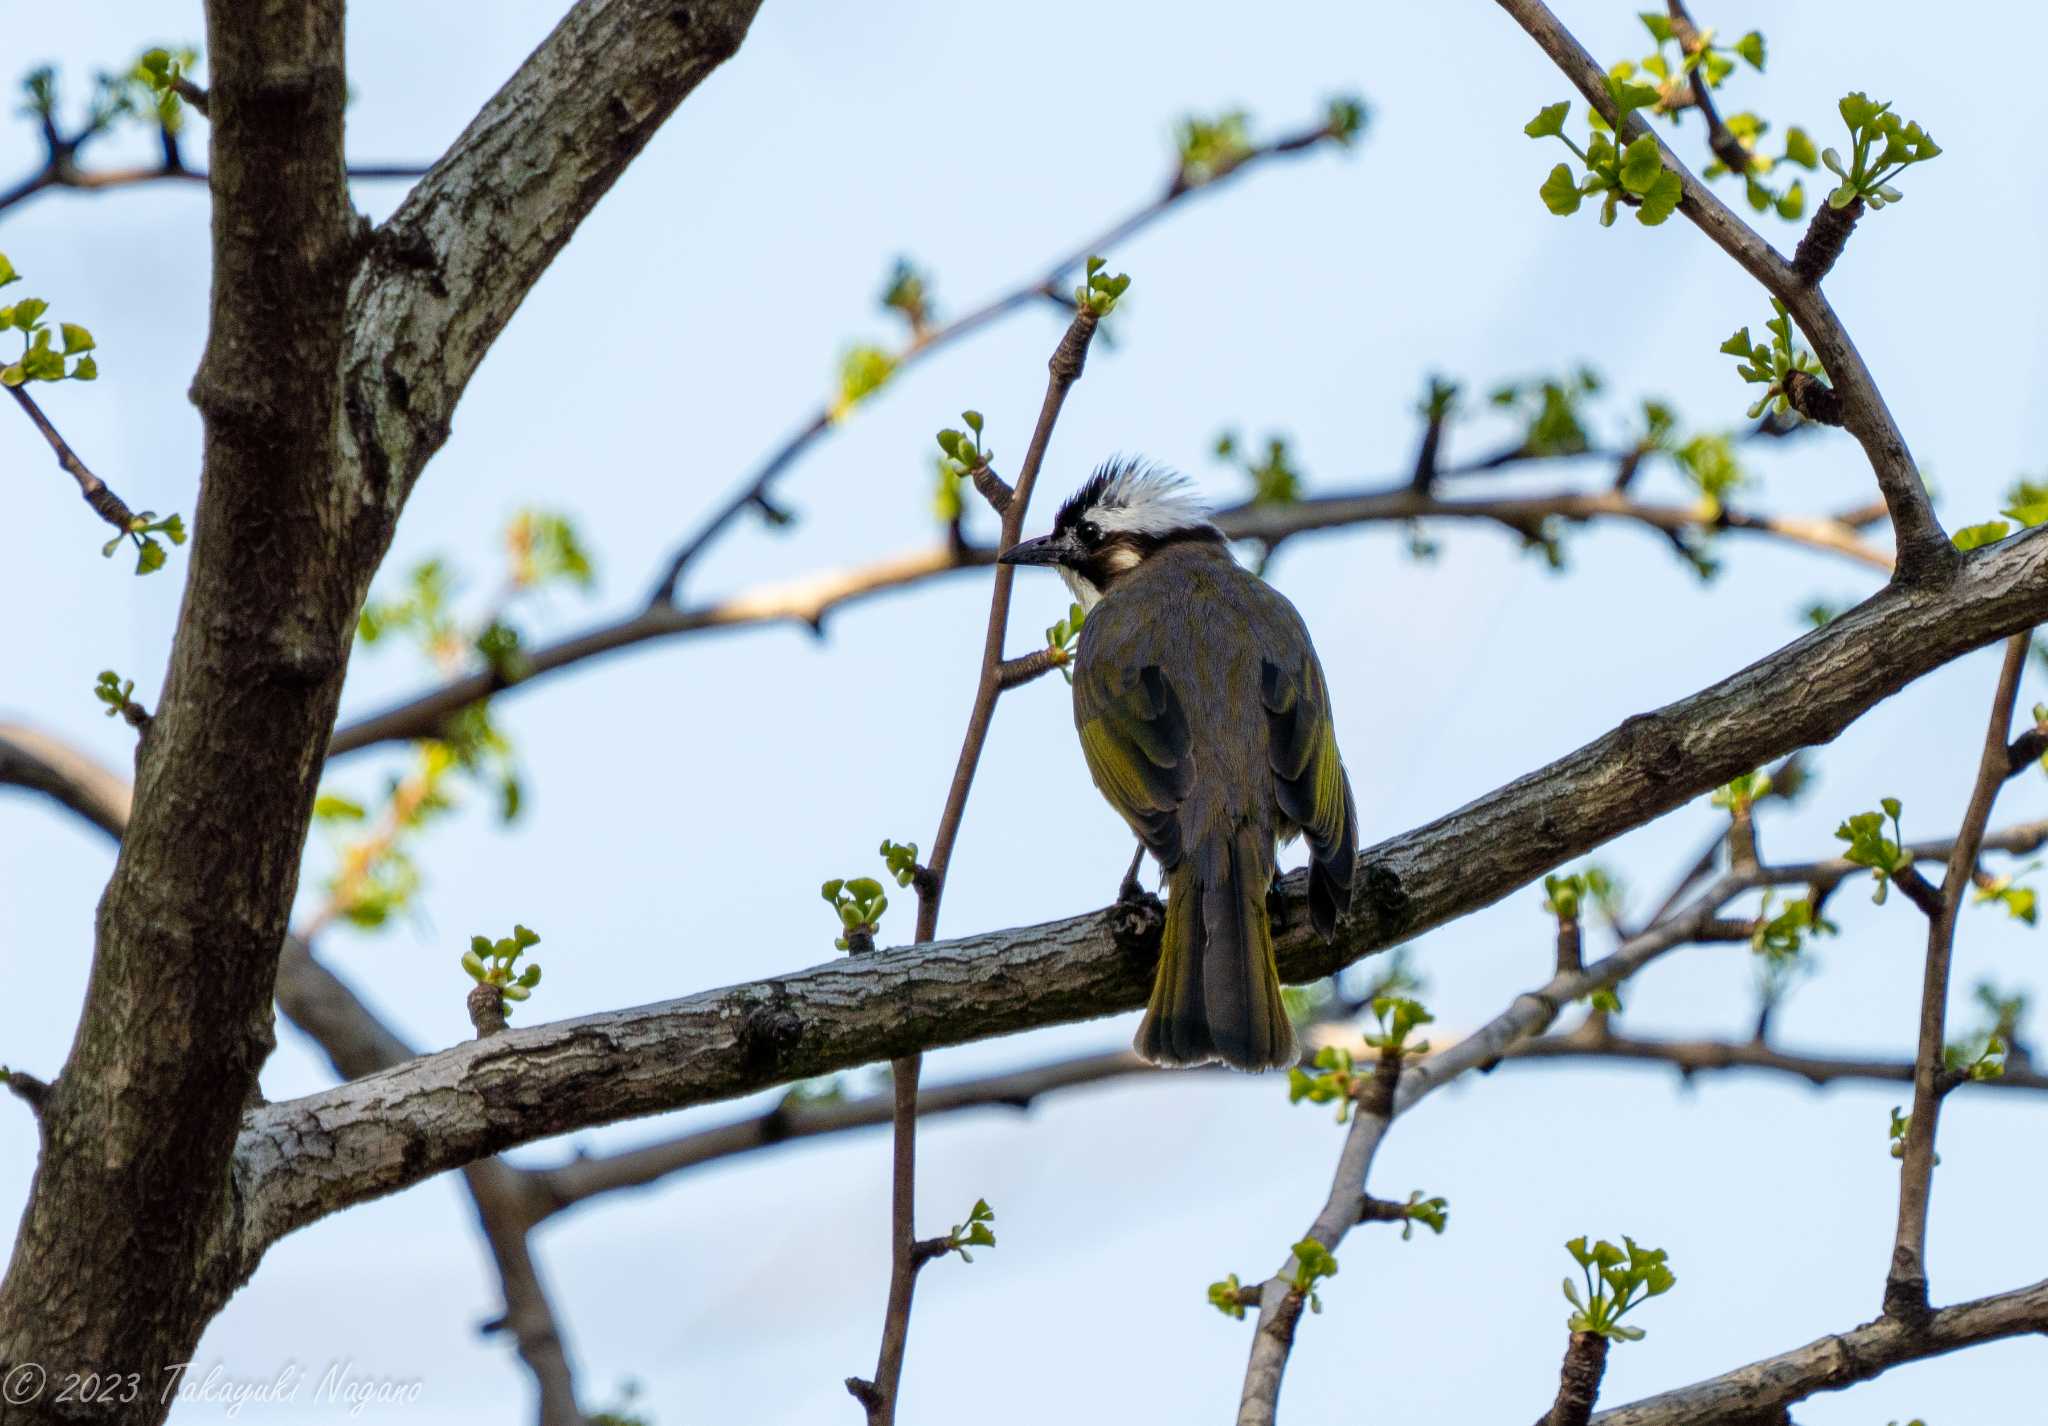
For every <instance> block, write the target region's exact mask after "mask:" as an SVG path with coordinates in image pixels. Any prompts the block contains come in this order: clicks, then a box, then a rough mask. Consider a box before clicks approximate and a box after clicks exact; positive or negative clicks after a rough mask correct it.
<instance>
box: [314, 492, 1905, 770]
mask: <svg viewBox="0 0 2048 1426" xmlns="http://www.w3.org/2000/svg"><path fill="white" fill-rule="evenodd" d="M1543 459H1549V458H1547V457H1546V458H1543ZM1513 463H1514V462H1513V461H1509V462H1506V463H1503V462H1501V461H1498V460H1490V461H1488V462H1486V463H1484V464H1482V465H1475V466H1465V467H1461V468H1459V469H1457V470H1452V471H1446V472H1443V475H1444V476H1445V477H1446V478H1450V477H1454V476H1459V475H1468V474H1475V473H1479V472H1480V471H1482V470H1485V471H1491V470H1496V469H1501V468H1503V467H1504V464H1513ZM1005 500H1007V496H1005ZM1439 518H1440V519H1463V520H1475V521H1479V522H1482V523H1493V524H1498V525H1500V526H1502V527H1503V528H1505V529H1509V530H1512V531H1514V532H1515V533H1517V534H1518V535H1521V536H1523V537H1524V538H1528V537H1530V536H1531V533H1532V532H1534V531H1540V529H1541V528H1542V526H1543V524H1544V522H1545V521H1547V520H1551V519H1561V520H1568V521H1583V520H1594V519H1606V518H1612V519H1620V520H1623V521H1627V522H1631V523H1635V524H1638V525H1641V526H1643V527H1644V528H1646V529H1652V530H1656V531H1657V532H1659V533H1660V534H1662V535H1665V536H1667V537H1668V536H1676V535H1686V534H1710V533H1712V532H1714V531H1716V530H1720V529H1728V530H1735V531H1739V532H1743V533H1748V534H1758V535H1763V536H1767V537H1774V538H1778V539H1782V540H1785V541H1788V542H1790V543H1792V544H1795V545H1800V546H1804V547H1807V548H1811V549H1817V550H1824V551H1828V552H1830V553H1834V554H1840V555H1843V556H1845V557H1847V558H1849V559H1851V560H1854V561H1855V562H1856V563H1858V564H1861V565H1864V566H1866V567H1868V568H1871V569H1877V570H1884V571H1887V572H1889V571H1890V569H1891V557H1890V556H1889V555H1888V554H1887V553H1885V552H1884V551H1883V550H1880V549H1878V548H1876V547H1875V546H1873V545H1870V544H1868V543H1867V542H1865V541H1864V540H1862V539H1861V538H1860V537H1859V536H1858V534H1857V531H1856V529H1855V528H1854V527H1853V526H1850V525H1847V524H1844V523H1843V522H1841V521H1839V520H1834V519H1829V518H1826V517H1812V518H1803V517H1797V516H1784V515H1751V514H1747V513H1744V512H1740V511H1726V510H1724V511H1723V512H1722V515H1721V517H1720V518H1719V519H1717V520H1715V521H1712V522H1705V521H1702V520H1701V518H1700V515H1699V512H1698V511H1697V510H1696V509H1691V508H1687V507H1682V506H1664V505H1652V504H1647V503H1644V502H1640V501H1634V500H1630V499H1628V498H1627V497H1626V496H1625V495H1623V494H1621V493H1619V492H1612V491H1603V492H1591V493H1581V492H1577V491H1563V492H1560V493H1558V494H1555V495H1548V496H1525V497H1519V498H1515V499H1506V500H1463V499H1443V498H1438V497H1435V496H1431V495H1421V494H1417V493H1416V492H1415V491H1414V490H1413V489H1412V488H1410V487H1409V486H1408V485H1407V484H1406V483H1405V482H1401V483H1396V484H1393V485H1390V486H1387V487H1382V488H1375V489H1371V490H1365V491H1360V492H1359V493H1357V494H1354V495H1329V496H1318V497H1313V498H1310V499H1306V500H1298V501H1294V502H1291V503H1289V504H1285V505H1262V504H1257V503H1248V504H1244V505H1238V506H1235V507H1233V508H1231V509H1228V510H1223V511H1220V512H1218V514H1217V516H1216V524H1217V526H1218V528H1220V529H1221V530H1222V531H1223V533H1224V534H1225V535H1227V536H1229V537H1230V538H1231V539H1239V540H1258V541H1261V542H1263V543H1265V544H1267V545H1268V546H1272V545H1276V544H1278V543H1279V542H1281V541H1282V540H1286V539H1290V538H1292V537H1294V536H1296V535H1301V534H1308V533H1313V532H1318V531H1327V530H1334V529H1338V528H1342V527H1348V526H1352V525H1363V524H1376V523H1388V522H1399V521H1407V520H1414V519H1439ZM994 558H995V553H994V551H993V550H988V549H983V548H977V547H973V546H967V547H958V546H954V545H951V544H941V545H937V546H933V547H929V548H926V549H922V550H915V551H912V552H910V553H908V554H904V555H899V556H895V557H893V558H890V559H886V560H881V561H878V562H877V563H874V564H870V565H861V566H856V567H853V568H849V569H840V570H827V571H824V572H822V573H820V574H816V575H810V576H806V577H803V578H800V579H796V580H792V581H786V582H776V583H770V584H766V585H763V586H761V587H759V588H757V589H754V590H750V591H743V592H741V593H739V594H736V595H732V596H730V597H728V598H726V599H722V600H719V601H717V602H715V603H711V604H707V605H702V606H699V607H697V608H692V609H676V608H672V607H669V606H667V605H655V606H651V607H649V608H646V609H641V610H636V611H635V612H634V613H632V614H629V615H627V616H626V617H624V618H622V619H619V620H616V621H613V622H611V623H607V624H601V625H598V626H597V627H595V628H592V629H589V630H586V631H584V632H583V633H580V634H573V635H571V636H569V637H568V638H565V639H562V640H560V641H558V642H556V643H553V644H547V645H543V646H542V647H540V648H537V649H535V650H533V651H532V652H531V653H530V654H528V655H527V657H526V660H525V676H524V678H522V679H521V680H520V681H519V682H518V683H517V684H510V683H507V682H506V680H505V678H504V676H503V674H502V673H501V672H499V671H497V670H494V669H480V670H478V671H477V672H475V673H470V674H464V675H462V676H461V677H459V678H455V679H452V680H450V681H449V682H448V683H445V684H443V685H441V686H440V687H439V688H436V689H433V690H431V691H430V692H427V693H424V694H420V695H418V696H416V697H414V698H410V699H407V700H406V701H404V702H402V703H399V704H397V705H394V706H393V707H391V708H388V709H385V710H384V711H382V712H379V713H374V714H371V715H369V716H367V717H364V718H360V719H357V720H356V721H354V722H351V723H347V724H344V725H343V726H342V727H340V728H339V729H337V730H336V731H335V734H334V739H333V742H332V744H331V746H330V749H329V756H332V757H340V756H342V755H344V754H348V753H355V752H360V751H362V750H363V749H365V748H370V747H375V746H378V745H379V744H382V743H388V742H400V741H404V740H406V739H410V738H424V737H432V736H435V735H436V734H437V733H438V732H439V731H440V729H441V727H442V725H443V724H444V723H445V722H446V721H447V720H448V719H449V718H451V717H453V716H454V715H455V714H457V713H459V712H461V711H462V709H464V708H465V707H467V706H468V705H470V704H471V703H474V702H476V701H477V700H478V699H480V698H488V697H490V696H491V695H492V694H494V693H501V692H504V691H505V690H506V689H508V688H512V687H519V688H524V687H526V686H527V685H529V684H531V683H533V682H534V681H535V680H536V679H540V678H544V677H547V676H548V675H550V674H555V673H559V672H561V671H562V670H564V669H567V668H571V667H573V666H575V665H576V664H579V663H581V662H583V661H584V660H586V659H590V658H595V657H598V656H601V655H604V654H608V653H613V652H616V651H618V650H620V649H626V648H631V647H634V646H635V645H638V644H642V643H647V642H650V641H652V640H657V639H672V638H677V637H681V636H684V635H689V634H697V633H705V632H709V631H711V630H716V629H731V628H736V627H745V626H751V625H757V624H774V623H791V622H794V623H801V624H803V625H805V626H806V627H808V628H810V629H811V630H812V631H814V632H817V631H820V630H822V629H823V627H824V621H825V618H826V616H827V615H828V614H830V613H832V612H833V611H835V610H837V609H838V608H840V607H841V606H842V605H845V604H850V603H855V602H858V601H860V600H863V599H866V598H868V597H869V596H871V595H874V594H880V593H886V592H889V591H891V590H895V589H900V588H902V587H904V586H906V585H910V584H916V583H921V582H923V581H924V580H927V579H932V578H936V577H938V576H941V575H948V574H955V573H958V572H960V571H961V570H964V569H971V568H976V567H980V566H983V565H987V564H989V563H991V562H993V560H994Z"/></svg>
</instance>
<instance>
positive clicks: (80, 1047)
mask: <svg viewBox="0 0 2048 1426" xmlns="http://www.w3.org/2000/svg"><path fill="white" fill-rule="evenodd" d="M342 30H343V25H342V14H341V4H340V2H339V0H321V3H314V4H308V5H304V6H298V7H292V8H291V9H290V11H289V12H286V11H284V10H280V9H279V8H277V7H274V6H266V5H262V4H258V3H254V2H253V0H213V3H211V4H210V5H209V6H208V14H207V41H208V48H209V53H210V54H211V55H212V57H213V62H214V65H215V72H216V75H217V85H216V90H215V94H214V103H213V110H214V115H215V120H216V123H215V130H214V135H215V168H214V172H213V175H212V184H211V189H212V194H213V199H214V209H213V264H214V271H213V279H214V280H213V288H212V307H211V311H210V314H209V321H208V339H207V346H206V352H205V356H204V358H203V359H202V361H201V364H200V368H199V372H198V375H197V377H196V378H195V380H194V382H193V399H194V401H195V403H196V404H197V405H198V406H199V408H200V411H201V413H202V416H203V417H204V420H205V443H204V444H205V464H204V469H203V473H202V480H201V494H200V504H199V508H198V511H197V518H196V519H195V522H194V523H195V527H196V538H195V540H194V543H193V545H192V552H191V557H190V561H189V567H190V575H189V578H188V581H187V586H186V590H185V599H184V602H183V605H182V608H181V610H180V616H179V622H178V630H177V635H176V638H175V641H174V643H173V647H172V654H171V663H170V669H169V672H168V674H167V676H166V678H165V680H164V685H163V687H164V695H163V699H162V702H161V704H160V706H159V707H158V709H157V711H156V714H155V716H154V718H153V720H152V726H151V731H150V736H149V738H148V739H147V740H145V741H144V742H143V743H142V745H141V750H140V755H139V757H138V767H137V784H136V796H135V805H134V810H133V814H132V816H131V819H130V825H129V828H128V833H127V836H126V838H125V839H124V840H123V842H122V846H121V850H120V854H119V856H118V859H117V861H116V865H115V868H114V873H113V876H112V878H111V880H110V881H109V883H108V885H107V889H106V893H105V895H104V896H103V897H102V899H101V901H100V905H99V916H98V924H97V934H96V938H95V950H94V958H93V966H92V973H91V978H90V980H89V983H88V989H87V993H86V1001H85V1007H84V1012H83V1015H82V1017H81V1020H80V1023H79V1027H78V1031H77V1034H76V1036H75V1038H74V1040H73V1043H72V1047H71V1052H70V1055H69V1058H68V1059H67V1060H66V1063H65V1066H64V1069H63V1071H62V1072H61V1074H60V1076H59V1080H58V1085H57V1089H56V1090H55V1092H54V1093H53V1094H52V1096H51V1098H50V1102H49V1105H48V1108H47V1112H46V1113H45V1116H44V1128H45V1136H44V1152H43V1155H42V1160H41V1163H40V1166H39V1168H38V1171H37V1174H36V1177H35V1179H34V1181H33V1184H32V1186H31V1189H30V1194H29V1201H28V1205H27V1208H26V1210H25V1212H24V1214H23V1217H22V1224H21V1229H20V1233H19V1235H18V1236H17V1238H16V1241H15V1248H14V1254H13V1257H12V1259H11V1261H10V1263H9V1266H8V1272H7V1277H6V1281H5V1283H4V1285H0V1360H8V1361H33V1362H37V1363H39V1364H41V1365H42V1366H44V1367H45V1368H47V1369H48V1370H49V1371H50V1372H51V1374H52V1375H53V1376H59V1375H61V1373H62V1372H63V1371H65V1370H67V1369H78V1370H85V1371H99V1372H115V1371H123V1372H125V1371H131V1370H138V1371H153V1370H155V1369H156V1368H157V1367H158V1366H160V1365H161V1364H162V1363H165V1362H172V1361H183V1360H189V1357H190V1351H191V1348H192V1346H193V1344H194V1343H195V1342H196V1341H197V1339H198V1336H199V1333H200V1331H201V1330H202V1328H203V1327H204V1325H205V1323H206V1322H207V1320H208V1319H209V1318H210V1317H211V1316H212V1315H213V1313H215V1312H217V1311H218V1310H219V1308H220V1306H221V1304H222V1303H223V1302H225V1301H226V1298H227V1296H228V1294H229V1293H231V1292H232V1291H233V1290H234V1288H235V1286H236V1285H237V1284H238V1283H239V1282H240V1281H241V1280H242V1277H243V1276H244V1275H245V1274H246V1272H247V1270H248V1267H249V1266H251V1265H252V1264H247V1263H244V1261H243V1260H242V1259H241V1258H240V1257H239V1255H238V1254H237V1253H234V1252H232V1251H224V1249H227V1248H230V1247H232V1246H233V1245H234V1243H235V1239H234V1235H233V1230H232V1228H231V1226H230V1225H231V1224H232V1222H233V1221H234V1218H235V1215H236V1212H237V1210H238V1205H237V1204H236V1203H235V1202H234V1200H233V1197H232V1194H231V1193H230V1192H229V1186H228V1181H227V1173H226V1169H227V1167H228V1163H229V1160H230V1158H231V1156H232V1154H233V1150H234V1144H235V1137H236V1133H237V1128H238V1125H239V1122H240V1119H241V1111H242V1108H243V1106H244V1104H245V1103H247V1102H248V1100H249V1099H250V1097H251V1096H252V1095H253V1093H254V1091H255V1087H256V1074H257V1070H258V1068H259V1066H260V1065H261V1064H262V1062H263V1059H264V1057H265V1056H266V1055H267V1054H268V1053H269V1050H270V1047H271V1044H272V1029H271V1020H272V1013H271V995H272V987H273V983H274V979H275V972H276V964H277V954H278V947H279V945H280V944H281V942H282V941H283V939H284V935H285V929H286V926H285V923H286V917H287V916H288V914H289V911H290V907H291V901H292V896H293V893H294V891H295V889H296V886H297V876H298V866H299V860H300V849H301V845H302V843H303V839H304V835H305V828H306V822H307V818H308V815H309V813H310V811H311V807H312V800H313V793H314V787H315V783H316V782H317V779H318V775H319V764H320V758H319V751H320V749H321V748H322V747H323V746H324V743H325V739H326V736H327V733H328V731H329V730H330V729H331V728H332V726H333V720H334V711H335V706H336V703H337V702H338V700H339V697H340V691H341V675H342V670H343V668H344V666H345V665H346V662H347V655H348V641H349V636H350V632H351V628H352V625H353V623H354V617H355V603H356V601H357V600H359V599H360V597H361V589H362V588H366V587H367V584H368V579H369V574H370V569H369V567H368V565H367V563H364V562H360V561H355V562H351V561H348V560H346V559H345V558H343V557H342V551H341V550H340V549H338V548H337V542H336V539H335V535H336V533H337V526H338V523H339V522H337V521H334V520H332V519H330V518H328V517H329V516H330V515H331V513H332V507H331V505H330V503H329V502H330V501H331V499H332V495H333V491H332V484H331V478H332V474H333V469H334V463H335V456H336V449H335V428H336V419H335V418H336V415H337V413H338V412H339V409H340V403H339V399H338V397H339V391H338V380H337V373H338V371H339V355H340V349H341V338H342V322H343V305H344V298H345V293H346V281H347V272H348V266H349V262H350V260H351V249H352V244H353V234H354V220H353V215H352V213H351V211H350V209H349V204H348V197H347V191H346V188H345V186H344V185H343V183H342V177H341V175H342V158H341V134H342V108H343V105H344V103H345V99H346V82H345V78H344V75H343V70H342ZM281 216H288V218H289V221H280V218H281ZM352 564H353V565H355V566H357V567H351V566H352ZM337 567H338V569H339V571H340V572H339V573H337ZM351 576H353V579H352V578H351ZM356 579H359V580H360V584H359V585H354V587H353V588H352V584H353V581H354V580H356ZM139 1025H146V1026H148V1027H149V1033H148V1034H138V1033H136V1027H137V1026H139ZM163 1409H164V1404H163V1403H160V1402H155V1401H146V1402H145V1401H138V1402H135V1403H130V1404H126V1405H123V1406H117V1407H114V1408H113V1409H112V1410H111V1411H110V1413H109V1419H133V1420H138V1421H146V1420H154V1419H155V1418H156V1417H158V1416H160V1415H161V1413H162V1410H163Z"/></svg>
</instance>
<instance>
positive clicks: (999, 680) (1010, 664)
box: [996, 647, 1069, 691]
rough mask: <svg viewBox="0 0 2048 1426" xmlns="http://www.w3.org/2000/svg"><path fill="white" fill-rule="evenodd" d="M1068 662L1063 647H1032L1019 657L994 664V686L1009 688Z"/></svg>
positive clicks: (1041, 676) (1029, 680) (1042, 675)
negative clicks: (1028, 651)
mask: <svg viewBox="0 0 2048 1426" xmlns="http://www.w3.org/2000/svg"><path fill="white" fill-rule="evenodd" d="M1068 662H1069V659H1068V655H1067V651H1066V650H1065V649H1055V648H1050V647H1048V648H1043V649H1033V650H1032V651H1031V652H1030V653H1028V654H1024V655H1023V656H1021V657H1019V658H1014V659H1004V660H1003V661H1002V662H1001V663H999V664H997V665H996V687H998V688H1001V689H1004V690H1006V691H1007V690H1009V689H1012V688H1016V687H1017V686H1019V685H1020V684H1026V683H1029V682H1031V681H1032V680H1033V679H1035V678H1043V677H1044V676H1045V675H1047V674H1049V673H1051V672H1052V671H1053V670H1054V669H1056V668H1062V667H1064V666H1065V665H1066V664H1067V663H1068Z"/></svg>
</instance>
